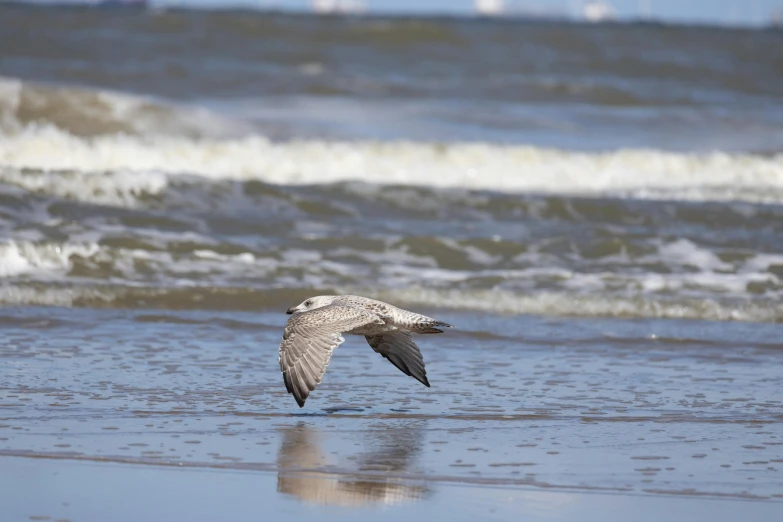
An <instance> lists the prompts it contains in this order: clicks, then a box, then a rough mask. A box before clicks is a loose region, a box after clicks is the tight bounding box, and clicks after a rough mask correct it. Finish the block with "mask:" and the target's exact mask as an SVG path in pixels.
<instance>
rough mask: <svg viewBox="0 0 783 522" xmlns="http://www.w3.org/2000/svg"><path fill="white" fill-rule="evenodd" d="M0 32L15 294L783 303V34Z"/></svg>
mask: <svg viewBox="0 0 783 522" xmlns="http://www.w3.org/2000/svg"><path fill="white" fill-rule="evenodd" d="M0 31H2V34H3V35H4V37H3V43H2V46H3V50H2V53H1V54H0V73H2V75H3V78H2V80H0V132H2V135H1V136H2V137H1V138H0V182H2V187H3V196H2V198H3V199H2V207H0V208H2V215H1V216H0V217H1V220H0V227H1V228H0V230H2V233H3V236H4V240H3V242H2V244H0V259H2V265H0V275H2V276H3V278H4V284H3V286H2V288H0V300H2V301H3V302H6V303H11V304H58V305H88V306H118V307H125V306H157V307H175V308H180V307H185V308H192V307H196V308H199V307H211V306H220V307H224V306H231V307H235V308H239V309H256V308H264V307H267V306H273V305H275V306H277V301H278V299H279V296H281V295H297V296H299V295H304V294H307V293H314V292H345V291H355V292H360V293H370V294H375V295H378V296H383V297H386V298H389V299H395V300H397V301H401V302H403V303H409V304H411V303H421V304H427V305H433V306H447V307H457V308H471V309H476V310H484V311H502V312H525V313H540V314H577V315H588V316H593V315H594V316H635V317H689V318H705V319H720V320H723V319H741V320H754V321H777V320H779V319H780V318H781V317H782V316H783V307H782V306H783V305H781V302H780V297H781V289H783V284H782V283H781V279H780V278H781V276H783V255H781V251H782V250H783V244H781V237H782V236H781V234H780V230H781V229H780V226H781V223H782V221H781V217H782V215H781V206H780V204H781V202H783V155H781V150H782V147H783V104H781V103H780V102H781V99H783V78H782V77H783V62H782V61H781V60H782V59H783V54H781V53H780V49H781V48H782V45H783V33H780V32H776V31H773V30H766V31H762V30H742V29H723V28H710V27H687V26H682V27H680V26H665V25H659V24H658V25H656V24H636V25H632V24H631V25H629V24H615V25H612V24H597V25H584V24H567V23H553V22H549V23H543V22H525V21H514V20H470V19H456V18H454V19H447V18H442V19H441V18H419V19H415V18H365V17H359V18H357V17H326V18H324V17H314V16H304V15H289V14H269V13H256V12H236V11H227V12H224V11H219V12H212V11H169V12H167V11H143V10H139V11H126V10H103V9H78V8H74V9H41V8H25V7H18V6H17V7H11V6H6V7H4V8H3V12H2V17H0ZM414 58H415V59H414ZM280 292H282V293H280ZM297 298H298V297H297ZM297 298H294V299H292V300H293V301H296V299H297Z"/></svg>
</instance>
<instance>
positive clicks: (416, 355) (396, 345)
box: [365, 331, 430, 388]
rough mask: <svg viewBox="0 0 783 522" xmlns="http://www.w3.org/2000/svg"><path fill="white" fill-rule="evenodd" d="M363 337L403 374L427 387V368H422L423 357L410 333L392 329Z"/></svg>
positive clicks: (428, 385) (428, 384)
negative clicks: (391, 330)
mask: <svg viewBox="0 0 783 522" xmlns="http://www.w3.org/2000/svg"><path fill="white" fill-rule="evenodd" d="M365 338H366V339H367V342H368V343H370V346H371V347H372V349H373V350H375V351H376V352H378V353H379V354H381V355H383V356H384V357H385V358H386V359H388V360H389V362H390V363H392V364H393V365H394V366H396V367H397V368H399V369H400V371H402V373H404V374H405V375H410V376H411V377H413V378H414V379H416V380H417V381H419V382H420V383H422V384H423V385H424V386H426V387H427V388H429V387H430V382H429V381H428V380H427V370H425V369H424V358H423V357H422V356H421V351H420V350H419V347H418V346H416V343H414V342H413V339H411V335H410V334H409V333H406V332H400V331H393V332H386V333H383V334H381V335H366V336H365Z"/></svg>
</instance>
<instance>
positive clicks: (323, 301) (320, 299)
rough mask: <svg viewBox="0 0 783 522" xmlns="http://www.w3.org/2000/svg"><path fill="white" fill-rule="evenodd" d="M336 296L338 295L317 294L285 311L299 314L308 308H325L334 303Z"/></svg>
mask: <svg viewBox="0 0 783 522" xmlns="http://www.w3.org/2000/svg"><path fill="white" fill-rule="evenodd" d="M336 297H337V296H336V295H317V296H315V297H310V298H308V299H305V300H304V301H302V302H301V303H300V304H298V305H297V306H292V307H291V308H289V309H288V310H286V312H285V313H287V314H298V313H302V312H307V311H308V310H315V309H316V308H323V307H324V306H328V305H330V304H332V301H334V299H335V298H336Z"/></svg>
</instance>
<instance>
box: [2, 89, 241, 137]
mask: <svg viewBox="0 0 783 522" xmlns="http://www.w3.org/2000/svg"><path fill="white" fill-rule="evenodd" d="M37 128H44V129H45V128H53V129H58V130H60V131H63V132H66V133H68V134H70V135H72V136H75V137H76V136H79V137H90V136H107V135H118V134H120V135H135V136H161V135H172V136H182V137H190V138H198V137H205V136H209V137H225V136H237V135H239V134H242V133H246V132H248V131H249V129H250V126H249V125H247V124H244V123H242V122H241V121H239V120H235V119H230V118H227V117H224V116H221V115H219V114H217V113H214V112H211V111H209V110H207V109H204V108H201V107H195V106H186V105H180V104H175V103H172V102H166V101H163V100H159V99H155V98H152V97H149V96H140V95H133V94H128V93H121V92H114V91H109V90H104V89H95V88H87V87H74V86H65V85H56V84H51V85H50V84H43V83H35V82H29V81H25V80H21V79H18V78H9V77H2V76H0V135H5V136H13V135H15V134H17V133H20V132H25V131H26V130H29V129H37Z"/></svg>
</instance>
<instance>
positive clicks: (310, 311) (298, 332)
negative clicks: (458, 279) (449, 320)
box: [279, 295, 452, 408]
mask: <svg viewBox="0 0 783 522" xmlns="http://www.w3.org/2000/svg"><path fill="white" fill-rule="evenodd" d="M287 313H289V314H293V317H291V319H289V320H288V324H287V325H286V327H285V331H284V332H283V341H282V342H281V343H280V357H279V362H280V370H281V371H282V372H283V382H284V383H285V387H286V389H287V390H288V393H290V394H292V395H293V396H294V398H295V399H296V403H297V404H298V405H299V407H300V408H301V407H303V406H304V403H305V400H307V396H308V395H309V394H310V392H311V391H313V390H314V389H315V387H316V386H317V385H318V384H320V383H321V379H322V378H323V375H324V373H325V372H326V366H327V365H328V364H329V358H330V357H331V355H332V352H333V351H334V349H335V348H337V346H339V345H340V344H341V343H342V342H343V341H344V339H343V336H342V334H351V335H363V336H364V337H365V338H366V339H367V342H368V343H369V345H370V347H371V348H372V349H373V350H375V351H376V352H378V353H380V354H381V355H382V356H383V357H384V358H386V359H388V360H389V362H391V363H392V364H393V365H394V366H396V367H397V368H399V369H400V371H402V372H403V373H405V374H406V375H410V376H411V377H413V378H414V379H416V380H417V381H419V382H421V383H422V384H424V385H425V386H427V387H429V385H430V383H429V381H428V380H427V372H426V370H425V369H424V359H423V358H422V356H421V352H420V351H419V348H418V346H416V344H415V343H414V342H413V339H411V335H410V334H411V333H419V334H435V333H443V330H441V329H439V328H438V327H446V328H452V326H451V325H450V324H446V323H444V322H441V321H438V320H436V319H433V318H431V317H427V316H425V315H421V314H417V313H414V312H409V311H408V310H403V309H401V308H397V307H396V306H392V305H390V304H388V303H384V302H382V301H376V300H374V299H369V298H367V297H361V296H357V295H322V296H317V297H311V298H310V299H307V300H305V301H304V302H303V303H302V304H300V305H299V306H296V307H293V308H290V309H289V310H288V312H287Z"/></svg>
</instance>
